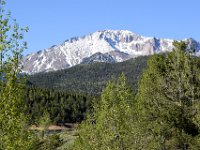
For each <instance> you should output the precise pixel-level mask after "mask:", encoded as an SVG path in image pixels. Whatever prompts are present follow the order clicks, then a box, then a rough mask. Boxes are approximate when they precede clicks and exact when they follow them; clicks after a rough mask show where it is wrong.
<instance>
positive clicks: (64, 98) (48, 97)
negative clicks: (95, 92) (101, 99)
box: [26, 87, 94, 124]
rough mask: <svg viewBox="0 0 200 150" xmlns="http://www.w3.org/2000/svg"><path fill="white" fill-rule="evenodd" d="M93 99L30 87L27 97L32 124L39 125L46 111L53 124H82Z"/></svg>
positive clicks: (77, 94) (86, 95)
mask: <svg viewBox="0 0 200 150" xmlns="http://www.w3.org/2000/svg"><path fill="white" fill-rule="evenodd" d="M93 98H94V96H91V95H88V94H81V93H69V92H65V91H62V90H51V89H43V88H36V87H30V88H28V92H27V96H26V105H27V113H28V114H29V116H30V120H31V122H30V124H37V123H38V119H39V118H40V117H41V116H42V115H43V114H44V113H45V111H46V112H48V113H49V116H50V120H51V121H52V123H53V124H64V123H67V122H71V123H72V122H80V121H82V120H83V119H84V118H85V114H86V112H87V111H89V110H90V108H91V106H92V103H93Z"/></svg>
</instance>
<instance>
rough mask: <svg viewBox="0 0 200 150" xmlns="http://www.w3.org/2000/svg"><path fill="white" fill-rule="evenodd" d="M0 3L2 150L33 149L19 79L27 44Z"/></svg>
mask: <svg viewBox="0 0 200 150" xmlns="http://www.w3.org/2000/svg"><path fill="white" fill-rule="evenodd" d="M4 5H5V1H4V0H0V87H1V88H0V149H1V150H5V149H6V150H16V149H19V150H22V149H23V150H24V149H31V148H32V146H33V143H34V142H33V139H34V138H33V135H32V134H31V133H30V131H29V130H28V125H27V124H26V121H27V117H26V116H25V115H24V112H25V104H24V93H25V90H26V88H25V86H24V85H25V80H24V79H23V77H22V76H20V61H21V58H22V51H23V50H24V49H25V48H26V43H25V42H22V41H21V40H22V39H23V32H24V31H26V29H21V28H20V27H19V25H18V24H17V22H16V20H15V19H13V18H12V17H11V15H10V13H7V12H6V11H5V10H4Z"/></svg>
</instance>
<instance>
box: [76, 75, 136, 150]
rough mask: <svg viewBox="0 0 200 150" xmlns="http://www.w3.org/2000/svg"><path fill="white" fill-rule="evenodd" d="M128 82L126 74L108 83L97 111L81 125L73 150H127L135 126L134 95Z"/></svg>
mask: <svg viewBox="0 0 200 150" xmlns="http://www.w3.org/2000/svg"><path fill="white" fill-rule="evenodd" d="M132 95H133V94H132V92H131V90H130V88H128V87H127V85H126V80H125V76H124V75H122V76H121V77H120V79H119V80H118V81H115V82H112V83H111V82H109V83H108V84H107V86H106V89H105V90H104V91H103V93H102V96H101V101H100V102H99V103H98V104H96V105H95V106H94V112H93V114H92V115H89V116H88V118H87V120H86V121H84V122H83V123H82V124H81V127H80V132H79V137H78V138H77V140H76V141H75V147H74V149H77V150H81V149H82V150H85V149H87V150H90V149H99V150H101V149H102V150H105V149H112V150H115V149H127V148H129V147H130V145H131V142H132V138H131V136H132V135H131V133H132V132H131V131H132V128H133V122H132V121H133V119H132V110H131V108H132V104H133V97H132Z"/></svg>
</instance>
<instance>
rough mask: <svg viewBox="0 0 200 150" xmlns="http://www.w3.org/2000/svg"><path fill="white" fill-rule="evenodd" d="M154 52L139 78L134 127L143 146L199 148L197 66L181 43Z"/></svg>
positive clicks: (145, 147)
mask: <svg viewBox="0 0 200 150" xmlns="http://www.w3.org/2000/svg"><path fill="white" fill-rule="evenodd" d="M174 47H175V48H174V49H173V51H172V52H171V53H168V54H165V55H154V56H152V57H151V58H150V60H149V61H148V69H147V70H146V71H145V72H144V74H143V76H142V79H141V81H140V87H139V93H138V95H137V98H136V99H137V114H138V122H139V123H138V126H139V129H140V130H139V132H140V135H141V138H140V139H141V141H140V142H141V143H140V145H142V147H143V149H199V148H200V147H199V144H200V143H199V138H198V137H199V132H200V131H199V129H200V128H199V121H198V120H199V117H198V116H199V113H200V112H199V107H197V106H199V103H200V93H199V92H200V78H199V73H200V68H199V64H197V63H198V61H196V60H197V58H194V57H192V56H191V55H190V54H188V52H187V45H186V44H185V43H184V42H174Z"/></svg>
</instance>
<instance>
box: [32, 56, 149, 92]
mask: <svg viewBox="0 0 200 150" xmlns="http://www.w3.org/2000/svg"><path fill="white" fill-rule="evenodd" d="M147 59H148V57H147V56H141V57H137V58H134V59H129V60H127V61H124V62H120V63H103V62H96V63H91V64H90V63H89V64H80V65H77V66H74V67H71V68H69V69H64V70H59V71H54V72H47V73H37V74H34V75H31V76H29V78H28V81H29V83H30V84H31V85H33V86H37V87H42V88H49V89H59V90H65V91H69V92H75V93H88V94H100V93H101V92H102V89H103V88H104V87H105V86H106V82H107V81H108V80H111V79H112V77H113V78H116V77H118V76H119V75H120V74H121V73H124V74H125V75H126V76H127V80H128V83H129V85H130V86H131V87H132V88H134V89H136V88H137V83H138V79H139V77H140V75H141V73H142V71H143V70H144V69H145V68H146V66H147Z"/></svg>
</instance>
